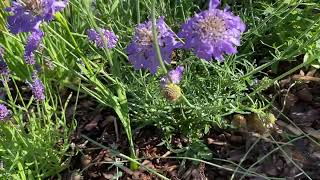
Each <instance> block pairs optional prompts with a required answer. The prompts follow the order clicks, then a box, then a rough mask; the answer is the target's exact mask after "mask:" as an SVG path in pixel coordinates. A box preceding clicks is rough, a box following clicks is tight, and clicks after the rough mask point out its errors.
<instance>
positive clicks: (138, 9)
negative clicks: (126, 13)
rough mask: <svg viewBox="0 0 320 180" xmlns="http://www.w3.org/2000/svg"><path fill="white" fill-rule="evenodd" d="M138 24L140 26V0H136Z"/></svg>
mask: <svg viewBox="0 0 320 180" xmlns="http://www.w3.org/2000/svg"><path fill="white" fill-rule="evenodd" d="M136 11H137V24H140V0H136Z"/></svg>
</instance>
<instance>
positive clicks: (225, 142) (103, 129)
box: [52, 71, 320, 180]
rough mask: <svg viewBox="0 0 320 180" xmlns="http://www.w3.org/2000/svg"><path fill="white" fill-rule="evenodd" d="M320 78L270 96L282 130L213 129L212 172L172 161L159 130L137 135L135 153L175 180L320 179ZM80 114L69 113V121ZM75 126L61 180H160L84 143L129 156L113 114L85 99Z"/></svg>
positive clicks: (311, 76)
mask: <svg viewBox="0 0 320 180" xmlns="http://www.w3.org/2000/svg"><path fill="white" fill-rule="evenodd" d="M319 77H320V76H319V75H318V74H317V72H316V71H314V72H310V71H309V72H307V73H303V72H300V73H299V74H295V75H293V76H290V77H288V78H287V79H284V80H282V81H280V82H279V86H278V87H277V88H275V89H273V90H271V91H270V90H269V91H270V92H267V93H270V94H273V95H274V94H276V97H275V98H274V100H275V101H274V102H273V103H274V104H275V106H276V107H277V109H278V110H279V111H280V112H282V113H283V114H281V113H279V111H274V115H275V116H276V117H277V121H276V124H275V126H274V127H273V128H271V129H270V130H269V131H268V132H266V133H264V134H258V133H255V132H253V131H249V130H248V129H246V128H244V129H243V128H242V129H240V130H239V129H227V130H219V129H212V130H211V132H210V133H209V134H208V135H206V136H205V137H203V141H204V142H205V144H206V145H207V146H208V147H209V149H210V150H211V152H212V154H213V158H214V159H212V160H210V161H208V162H209V163H212V164H205V163H203V162H202V163H194V162H191V161H190V160H187V161H182V160H181V159H180V160H178V159H172V158H168V157H177V156H178V154H175V153H174V152H171V151H170V150H169V149H167V147H166V146H165V144H164V143H163V141H162V139H161V138H162V137H163V136H162V134H161V132H160V131H159V130H158V129H157V128H156V127H153V126H147V127H142V128H137V130H134V134H133V136H134V143H135V148H136V152H137V155H138V157H139V158H142V159H141V160H140V162H141V163H142V164H143V165H144V166H146V167H149V168H152V169H155V170H156V171H157V172H159V173H161V174H162V175H164V176H166V177H168V178H169V179H174V180H178V179H190V180H191V179H199V180H205V179H208V180H211V179H212V180H213V179H230V177H233V178H234V179H240V178H241V177H242V176H243V175H244V179H264V178H266V177H269V178H270V177H280V178H288V179H307V176H306V175H305V174H304V173H303V172H302V171H301V170H303V171H304V172H305V173H306V174H307V175H308V176H309V177H310V178H312V179H320V173H319V171H318V169H319V168H320V146H319V145H318V144H317V143H319V142H320V135H319V129H320V82H319ZM70 104H72V103H70ZM73 108H74V107H70V113H71V112H72V109H73ZM288 118H289V119H288ZM76 119H77V122H78V126H77V130H76V132H75V134H74V135H73V136H72V148H71V149H72V150H70V151H71V152H73V154H72V158H71V162H70V167H69V168H68V169H66V170H65V171H64V172H62V173H61V177H62V179H74V180H77V179H97V180H104V179H106V180H107V179H117V178H119V179H126V180H140V179H141V180H149V179H150V180H151V179H160V178H159V177H157V176H156V175H154V174H152V173H149V172H148V171H147V170H146V169H145V168H143V167H140V168H139V169H138V170H136V171H132V170H130V169H129V168H128V167H129V162H128V161H127V160H125V159H122V158H119V157H116V156H115V155H114V154H113V153H112V152H110V151H109V150H106V149H102V148H101V147H98V146H97V145H94V144H92V143H90V142H89V141H88V140H87V139H85V138H83V137H82V136H81V134H84V135H86V136H88V137H89V138H92V139H93V140H95V141H97V142H98V143H101V144H103V145H105V146H107V147H109V148H112V149H114V150H116V151H118V152H121V153H123V154H127V155H128V154H129V148H128V142H127V138H126V135H125V132H124V131H123V129H122V127H121V123H120V122H119V121H118V119H117V118H116V116H115V113H114V112H113V111H112V110H111V109H106V108H105V107H100V106H99V105H98V104H97V103H96V102H94V101H92V100H91V99H90V98H88V97H85V96H84V97H82V98H80V99H79V104H78V106H77V114H76ZM290 120H291V121H290ZM305 134H308V137H307V136H306V135H305ZM181 142H182V144H183V143H184V142H185V139H184V138H183V137H179V136H176V137H174V138H173V140H172V143H173V145H174V146H181V144H179V143H181ZM286 143H287V144H286ZM183 145H185V143H184V144H183ZM279 147H280V148H279ZM240 163H241V164H240ZM239 164H240V165H241V167H238V165H239ZM235 171H237V172H235ZM52 179H57V177H52Z"/></svg>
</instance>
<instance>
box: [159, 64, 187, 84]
mask: <svg viewBox="0 0 320 180" xmlns="http://www.w3.org/2000/svg"><path fill="white" fill-rule="evenodd" d="M183 71H184V67H183V66H177V67H176V68H175V69H173V70H171V71H169V72H168V75H167V76H165V77H162V78H161V79H160V86H161V87H164V86H165V85H167V84H169V83H173V84H179V83H180V81H181V79H182V75H183Z"/></svg>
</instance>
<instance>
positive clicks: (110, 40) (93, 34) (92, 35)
mask: <svg viewBox="0 0 320 180" xmlns="http://www.w3.org/2000/svg"><path fill="white" fill-rule="evenodd" d="M100 31H101V34H102V35H103V37H101V36H100V33H99V32H97V31H95V30H94V29H89V30H88V31H87V33H88V38H89V40H90V41H91V42H93V43H95V44H96V45H97V46H98V47H100V48H104V47H105V44H104V43H105V42H106V44H107V48H109V49H112V48H115V47H116V44H117V42H118V37H117V36H116V34H115V33H114V32H112V31H109V30H107V29H100ZM102 38H104V40H103V39H102Z"/></svg>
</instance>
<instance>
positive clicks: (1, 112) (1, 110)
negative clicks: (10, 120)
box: [0, 104, 10, 121]
mask: <svg viewBox="0 0 320 180" xmlns="http://www.w3.org/2000/svg"><path fill="white" fill-rule="evenodd" d="M9 115H10V112H9V110H8V109H7V107H6V106H5V105H3V104H0V121H3V120H5V119H6V118H7V117H8V116H9Z"/></svg>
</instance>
